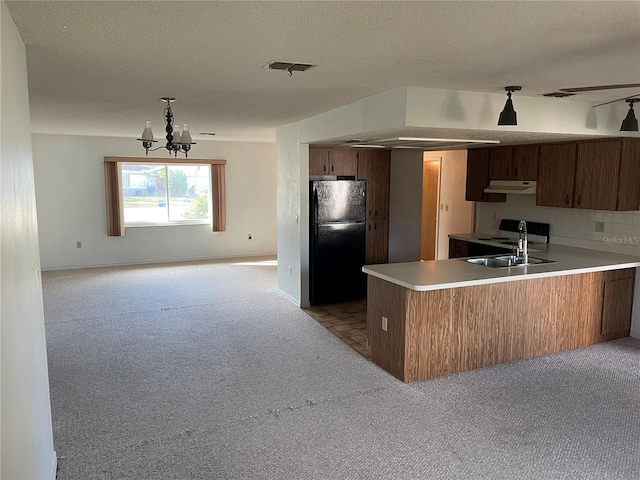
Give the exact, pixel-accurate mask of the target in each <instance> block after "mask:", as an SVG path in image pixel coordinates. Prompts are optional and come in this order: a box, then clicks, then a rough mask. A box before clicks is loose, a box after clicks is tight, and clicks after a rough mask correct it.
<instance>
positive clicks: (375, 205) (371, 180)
mask: <svg viewBox="0 0 640 480" xmlns="http://www.w3.org/2000/svg"><path fill="white" fill-rule="evenodd" d="M357 155H358V179H359V180H366V181H367V220H383V219H388V218H389V200H390V198H389V191H390V182H391V153H390V152H389V151H388V150H364V149H362V150H359V151H358V154H357Z"/></svg>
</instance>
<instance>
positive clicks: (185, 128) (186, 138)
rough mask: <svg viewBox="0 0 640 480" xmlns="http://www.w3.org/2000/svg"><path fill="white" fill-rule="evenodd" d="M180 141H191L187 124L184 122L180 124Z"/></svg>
mask: <svg viewBox="0 0 640 480" xmlns="http://www.w3.org/2000/svg"><path fill="white" fill-rule="evenodd" d="M181 142H182V143H183V144H184V143H188V144H190V143H193V142H192V140H191V134H190V133H189V124H187V123H185V124H184V125H183V126H182V138H181Z"/></svg>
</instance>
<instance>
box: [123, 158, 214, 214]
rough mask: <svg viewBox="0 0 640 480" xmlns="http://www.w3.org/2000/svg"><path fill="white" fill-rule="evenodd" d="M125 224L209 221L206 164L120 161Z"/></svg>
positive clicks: (208, 187)
mask: <svg viewBox="0 0 640 480" xmlns="http://www.w3.org/2000/svg"><path fill="white" fill-rule="evenodd" d="M121 175H122V203H123V207H124V223H125V226H135V225H166V224H176V223H178V224H189V223H211V218H210V212H211V198H210V195H209V190H210V185H211V179H210V168H209V165H184V164H183V165H173V164H166V165H162V164H157V163H152V164H142V163H123V164H122V168H121Z"/></svg>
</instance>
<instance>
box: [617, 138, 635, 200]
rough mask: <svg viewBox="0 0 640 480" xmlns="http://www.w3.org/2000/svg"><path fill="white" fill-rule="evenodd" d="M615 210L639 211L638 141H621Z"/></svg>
mask: <svg viewBox="0 0 640 480" xmlns="http://www.w3.org/2000/svg"><path fill="white" fill-rule="evenodd" d="M617 210H626V211H629V210H640V139H639V140H636V139H631V138H625V139H624V140H623V141H622V156H621V157H620V181H619V182H618V205H617Z"/></svg>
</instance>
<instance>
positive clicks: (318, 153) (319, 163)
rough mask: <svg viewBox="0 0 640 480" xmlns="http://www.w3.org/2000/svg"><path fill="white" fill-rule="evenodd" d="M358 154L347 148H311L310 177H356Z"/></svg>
mask: <svg viewBox="0 0 640 480" xmlns="http://www.w3.org/2000/svg"><path fill="white" fill-rule="evenodd" d="M357 170H358V160H357V158H356V154H355V152H353V151H350V149H346V148H315V147H313V148H309V175H345V176H353V177H355V176H356V174H357Z"/></svg>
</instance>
